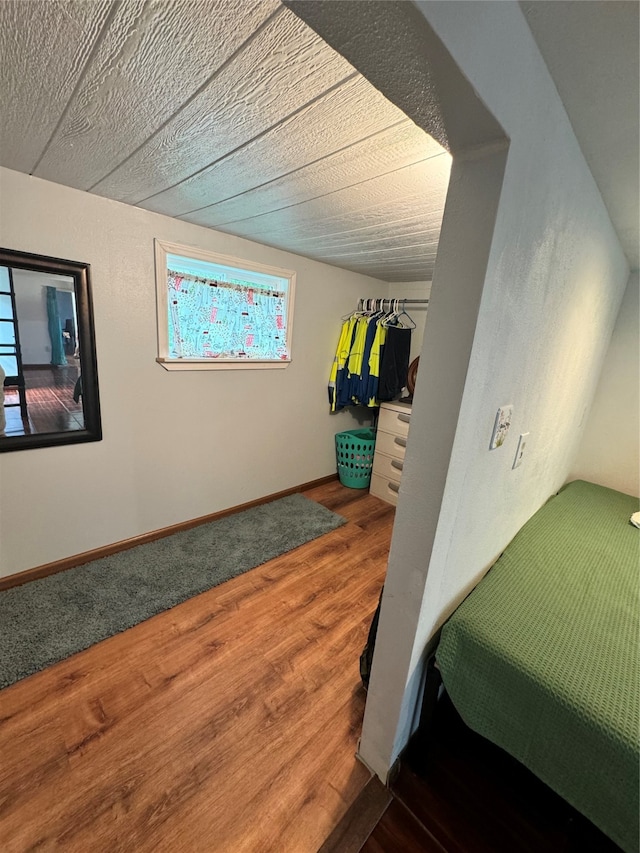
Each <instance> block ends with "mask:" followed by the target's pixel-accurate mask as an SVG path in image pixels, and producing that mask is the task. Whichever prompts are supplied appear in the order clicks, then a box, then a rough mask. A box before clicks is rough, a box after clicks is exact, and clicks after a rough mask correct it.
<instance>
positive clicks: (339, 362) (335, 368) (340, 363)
mask: <svg viewBox="0 0 640 853" xmlns="http://www.w3.org/2000/svg"><path fill="white" fill-rule="evenodd" d="M356 320H357V317H356V316H355V315H354V314H352V315H351V316H350V317H347V319H346V320H345V321H344V322H343V324H342V329H341V330H340V338H339V339H338V348H337V349H336V354H335V356H334V357H333V364H332V366H331V373H330V374H329V405H330V407H331V411H332V412H336V411H338V410H339V409H341V408H343V407H342V406H340V405H338V397H339V396H340V394H341V390H342V386H343V384H344V382H345V378H346V377H345V367H346V363H347V359H348V358H349V352H350V351H351V342H352V340H353V331H354V329H355V325H356Z"/></svg>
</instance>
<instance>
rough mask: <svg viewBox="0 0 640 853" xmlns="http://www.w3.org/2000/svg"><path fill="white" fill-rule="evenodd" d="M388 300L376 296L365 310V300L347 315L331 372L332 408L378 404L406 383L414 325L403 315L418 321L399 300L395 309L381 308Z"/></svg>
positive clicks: (337, 409)
mask: <svg viewBox="0 0 640 853" xmlns="http://www.w3.org/2000/svg"><path fill="white" fill-rule="evenodd" d="M384 302H385V300H383V299H381V300H373V301H372V302H371V308H370V310H363V305H364V300H361V307H360V309H359V310H357V311H354V313H353V314H351V315H350V316H349V317H347V318H344V321H343V324H342V328H341V330H340V337H339V340H338V347H337V349H336V354H335V356H334V359H333V364H332V366H331V372H330V375H329V389H328V390H329V404H330V407H331V411H332V412H336V411H339V410H340V409H343V408H345V407H347V406H366V407H368V408H374V407H377V406H379V405H380V402H381V401H386V400H391V399H393V398H394V397H396V396H397V395H398V394H399V393H400V391H401V390H402V388H403V387H404V386H405V385H406V382H407V373H408V369H409V351H410V347H411V328H408V327H407V326H406V325H402V324H401V322H400V317H401V316H403V315H404V316H406V317H407V319H408V320H409V322H411V323H412V327H414V326H415V324H413V321H412V320H411V318H409V317H408V316H407V315H406V314H405V313H404V311H401V312H399V311H398V304H399V303H398V302H397V301H396V303H395V304H396V309H395V310H394V311H391V310H390V309H389V310H387V311H386V312H385V311H384V310H380V306H381V305H384ZM374 308H375V310H373V309H374ZM390 333H391V337H392V340H391V344H390V345H389V335H390ZM396 333H400V334H396ZM381 383H382V385H381ZM381 394H384V396H381ZM389 395H390V396H389Z"/></svg>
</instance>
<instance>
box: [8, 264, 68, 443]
mask: <svg viewBox="0 0 640 853" xmlns="http://www.w3.org/2000/svg"><path fill="white" fill-rule="evenodd" d="M0 371H4V382H3V385H4V400H3V402H4V405H3V412H4V419H5V424H4V431H3V430H2V415H0V436H2V434H3V432H4V435H5V436H15V435H31V434H33V433H48V432H59V431H66V430H77V429H83V428H84V425H85V424H84V414H83V411H82V402H81V394H82V388H81V386H82V378H81V372H80V346H79V342H78V320H77V315H76V300H75V288H74V281H73V278H71V277H70V276H62V275H54V274H51V273H42V272H33V271H31V270H20V269H14V270H11V269H10V268H9V267H0ZM0 376H2V374H1V373H0Z"/></svg>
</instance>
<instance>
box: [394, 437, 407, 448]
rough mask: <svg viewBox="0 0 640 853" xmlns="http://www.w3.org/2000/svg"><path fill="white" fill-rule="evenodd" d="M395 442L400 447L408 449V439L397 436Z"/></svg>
mask: <svg viewBox="0 0 640 853" xmlns="http://www.w3.org/2000/svg"><path fill="white" fill-rule="evenodd" d="M393 441H394V443H395V444H399V445H400V447H406V446H407V439H406V438H401V437H400V436H396V437H395V438H394V439H393Z"/></svg>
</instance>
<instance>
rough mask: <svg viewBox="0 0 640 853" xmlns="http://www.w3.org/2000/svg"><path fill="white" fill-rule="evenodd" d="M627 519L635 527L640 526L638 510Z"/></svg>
mask: <svg viewBox="0 0 640 853" xmlns="http://www.w3.org/2000/svg"><path fill="white" fill-rule="evenodd" d="M629 521H630V522H631V524H634V525H635V526H636V527H640V512H634V513H633V515H632V516H631V518H630V519H629Z"/></svg>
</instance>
